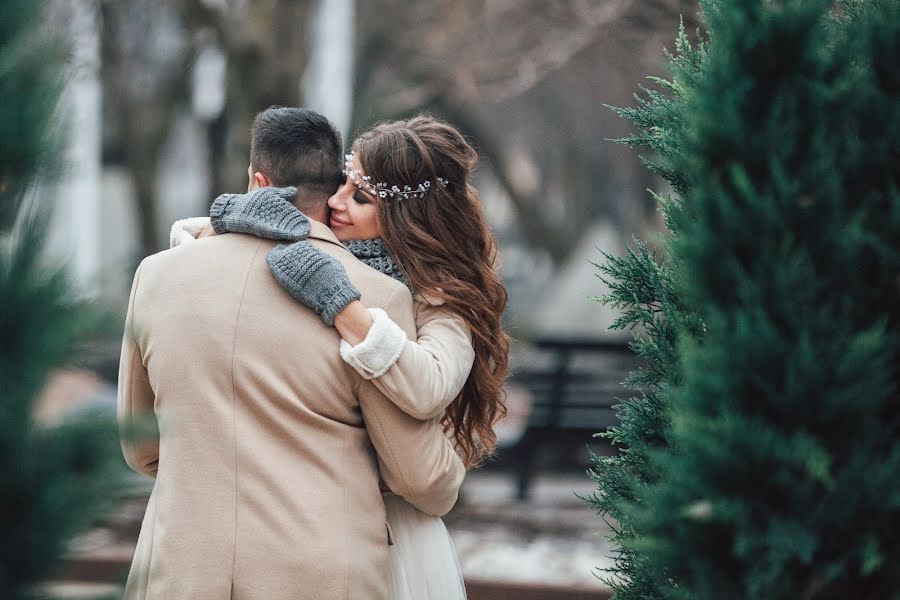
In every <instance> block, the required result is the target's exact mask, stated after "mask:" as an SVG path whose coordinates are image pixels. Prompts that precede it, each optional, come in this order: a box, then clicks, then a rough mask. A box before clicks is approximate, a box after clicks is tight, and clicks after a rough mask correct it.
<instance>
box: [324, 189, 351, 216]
mask: <svg viewBox="0 0 900 600" xmlns="http://www.w3.org/2000/svg"><path fill="white" fill-rule="evenodd" d="M343 190H344V186H341V187H339V188H338V191H336V192H335V193H333V194H332V195H331V198H329V199H328V206H329V207H330V208H331V209H332V210H337V211H342V210H345V209H346V208H347V205H346V202H344V200H343V198H341V192H342V191H343Z"/></svg>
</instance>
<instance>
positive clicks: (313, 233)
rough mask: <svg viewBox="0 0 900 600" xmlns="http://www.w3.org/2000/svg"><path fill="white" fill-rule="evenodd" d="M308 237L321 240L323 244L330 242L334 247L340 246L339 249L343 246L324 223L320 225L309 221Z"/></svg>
mask: <svg viewBox="0 0 900 600" xmlns="http://www.w3.org/2000/svg"><path fill="white" fill-rule="evenodd" d="M309 237H310V238H313V239H317V240H322V241H323V242H330V243H332V244H334V245H336V246H340V247H341V248H343V247H344V245H343V244H342V243H341V242H340V241H338V239H337V237H335V235H334V232H333V231H332V230H331V229H329V227H328V226H327V225H325V224H324V223H320V222H319V221H316V220H314V219H310V220H309Z"/></svg>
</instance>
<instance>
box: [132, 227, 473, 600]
mask: <svg viewBox="0 0 900 600" xmlns="http://www.w3.org/2000/svg"><path fill="white" fill-rule="evenodd" d="M310 239H311V241H312V243H314V244H315V245H316V246H317V247H318V248H320V249H322V250H323V251H325V252H327V253H329V254H331V255H332V256H334V257H335V258H337V259H338V260H339V261H341V263H342V264H344V266H345V268H346V269H347V273H348V275H349V276H350V279H351V280H352V281H353V283H354V285H355V286H356V287H357V288H358V289H359V290H360V292H362V300H363V301H364V302H365V303H366V304H367V305H368V306H371V307H378V308H382V309H383V310H384V311H385V312H386V313H387V315H389V316H390V318H391V320H392V321H393V322H394V323H396V324H398V325H399V326H400V327H401V329H402V330H403V331H404V332H405V333H406V334H407V335H408V336H412V335H414V331H415V324H414V317H413V307H412V300H411V298H410V294H409V291H408V290H407V289H406V288H405V287H404V286H403V285H401V284H399V283H398V282H396V281H394V280H392V279H390V278H388V277H387V276H385V275H382V274H381V273H377V272H376V271H374V270H372V269H370V268H369V267H367V266H365V265H363V264H362V263H360V262H359V261H357V260H356V259H354V258H353V257H352V255H350V253H349V252H348V251H347V250H346V249H344V248H343V247H342V246H341V245H340V244H339V243H338V241H337V240H336V239H335V238H334V235H333V233H332V232H331V231H330V230H329V229H328V228H327V227H325V226H324V225H321V224H319V223H313V224H312V231H311V235H310ZM273 246H274V243H273V242H268V241H265V240H260V239H258V238H254V237H250V236H246V235H239V234H228V235H221V236H215V237H212V238H209V239H204V240H200V241H197V242H196V243H191V244H185V245H184V246H180V247H178V248H175V249H174V250H170V251H167V252H162V253H160V254H157V255H154V256H151V257H148V258H147V259H145V260H144V261H143V262H142V263H141V266H140V267H139V268H138V271H137V273H136V275H135V281H134V285H133V288H132V293H131V298H130V301H129V307H128V317H127V320H126V330H125V336H124V341H123V348H122V358H121V366H120V379H119V415H120V419H121V420H122V421H123V423H127V422H130V421H131V420H132V418H133V416H134V415H138V414H150V415H151V416H153V417H154V418H155V419H156V420H157V422H158V424H159V429H160V436H159V441H158V442H150V443H133V442H130V441H124V442H123V451H124V453H125V457H126V460H127V462H128V464H129V465H130V466H132V468H134V469H136V470H138V471H140V472H142V473H145V474H147V475H149V476H151V477H155V478H156V481H155V485H154V488H153V493H152V495H151V497H150V501H149V504H148V507H147V513H146V515H145V517H144V521H143V524H142V527H141V534H140V538H139V540H138V545H137V549H136V552H135V557H134V562H133V565H132V571H131V573H130V575H129V580H128V584H127V589H126V598H147V599H151V598H152V599H161V600H162V599H165V600H180V599H185V600H188V599H189V600H219V599H221V600H228V599H232V598H233V599H235V600H244V599H260V600H262V599H265V600H279V599H284V600H288V599H290V600H294V599H307V598H308V599H310V600H312V599H332V598H348V599H349V598H352V599H357V598H362V599H367V600H368V599H372V600H377V599H379V598H387V595H388V589H387V577H388V565H387V544H388V534H387V531H386V527H385V509H384V504H383V502H382V498H381V494H380V492H379V486H378V480H379V475H380V476H381V477H383V479H384V481H385V482H386V483H387V485H388V486H389V487H390V488H391V489H392V490H393V491H395V492H396V493H397V494H399V495H400V496H402V497H404V498H405V499H407V500H408V501H409V502H410V503H412V504H413V505H414V506H416V507H418V508H419V509H421V510H423V511H425V512H428V513H431V514H435V515H441V514H444V513H445V512H447V511H448V510H450V508H451V507H452V506H453V504H454V503H455V501H456V497H457V493H458V489H459V486H460V484H461V482H462V479H463V477H464V473H465V471H464V467H463V465H462V462H461V461H460V459H459V457H458V456H457V454H456V453H455V452H454V450H453V448H452V446H451V445H450V442H449V441H448V440H447V439H446V437H445V436H444V435H443V433H442V431H441V427H440V425H439V423H438V422H437V421H436V420H430V421H421V420H417V419H414V418H412V417H410V416H408V415H407V414H404V412H402V411H401V410H399V409H398V408H397V406H395V405H394V404H393V403H391V402H389V401H388V400H387V399H386V398H385V396H384V394H383V393H381V392H380V391H379V389H378V388H377V387H376V385H373V383H372V382H371V381H367V380H365V379H364V378H363V377H362V376H360V374H359V373H357V372H356V371H355V370H354V369H352V368H350V367H349V366H348V365H347V364H346V363H345V362H343V361H342V360H341V358H340V355H339V351H338V343H339V340H338V335H337V332H336V331H335V330H334V329H332V328H328V327H326V326H325V325H323V324H322V323H321V321H320V320H319V318H318V317H317V316H316V315H315V314H314V313H313V312H312V311H310V310H308V309H306V308H304V307H303V306H301V305H299V304H297V303H296V302H295V301H294V300H293V299H292V298H291V297H290V296H289V295H288V294H287V293H286V292H285V291H284V290H282V289H281V288H280V287H279V286H278V284H277V283H276V281H275V280H274V278H273V277H272V276H271V274H270V273H269V271H268V267H267V265H266V262H265V255H266V252H267V251H268V250H269V249H270V248H271V247H273ZM405 353H406V349H405V348H404V350H403V352H402V353H401V355H400V358H399V360H398V362H397V365H399V364H400V363H401V362H402V361H403V360H404V354H405ZM382 379H384V377H382ZM402 381H403V378H398V380H397V381H395V383H394V385H396V386H400V385H402ZM399 391H400V395H402V396H404V397H408V398H411V397H415V396H416V394H417V393H413V392H411V391H409V390H406V391H404V390H399Z"/></svg>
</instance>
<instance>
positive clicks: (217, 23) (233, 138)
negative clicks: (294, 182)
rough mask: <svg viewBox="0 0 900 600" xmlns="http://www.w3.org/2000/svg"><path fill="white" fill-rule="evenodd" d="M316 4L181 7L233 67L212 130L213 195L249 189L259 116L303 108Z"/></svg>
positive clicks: (305, 0) (278, 0) (291, 0)
mask: <svg viewBox="0 0 900 600" xmlns="http://www.w3.org/2000/svg"><path fill="white" fill-rule="evenodd" d="M313 4H314V2H313V1H312V0H266V1H260V2H254V3H253V5H252V7H247V8H245V9H244V10H238V9H235V8H230V9H229V10H227V11H223V10H219V9H218V8H214V7H212V6H210V5H209V4H207V3H205V2H203V1H202V0H177V2H175V6H176V9H177V10H178V12H179V14H180V15H181V17H182V18H183V20H184V22H185V23H186V24H187V26H188V27H189V28H190V29H191V30H194V31H203V30H207V31H211V32H212V33H213V35H214V36H215V41H216V43H217V44H218V46H219V48H220V49H221V50H222V51H223V52H224V54H225V57H226V60H227V64H228V68H227V75H226V98H227V100H226V104H225V111H224V114H223V115H222V116H221V117H220V118H218V119H216V120H214V121H213V122H212V123H211V124H210V127H211V128H212V131H211V133H210V139H211V140H212V141H213V145H212V147H213V152H212V153H211V156H212V164H211V170H212V191H213V195H217V194H220V193H223V192H234V191H237V190H241V189H244V188H246V187H247V173H246V170H247V164H248V160H249V157H250V124H251V122H252V120H253V117H254V116H255V115H256V113H258V112H259V111H261V110H264V109H266V108H268V107H269V106H272V105H281V106H291V105H298V104H300V99H301V93H300V81H301V78H302V76H303V72H304V70H305V69H306V62H307V54H308V49H307V22H308V20H309V16H310V11H311V9H312V8H313ZM215 142H220V143H221V144H222V145H221V146H217V144H216V143H215ZM210 200H212V199H211V198H210Z"/></svg>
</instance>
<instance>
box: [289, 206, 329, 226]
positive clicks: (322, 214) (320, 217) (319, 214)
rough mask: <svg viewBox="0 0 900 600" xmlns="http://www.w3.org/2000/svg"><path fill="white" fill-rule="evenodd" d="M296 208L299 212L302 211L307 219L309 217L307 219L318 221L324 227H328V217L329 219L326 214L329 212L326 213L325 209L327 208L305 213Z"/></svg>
mask: <svg viewBox="0 0 900 600" xmlns="http://www.w3.org/2000/svg"><path fill="white" fill-rule="evenodd" d="M297 208H298V209H299V210H301V211H303V214H305V215H306V216H307V217H309V218H310V219H312V220H313V221H318V222H319V223H323V224H324V225H328V217H329V215H328V212H329V211H328V208H327V207H326V208H323V209H320V210H317V211H313V212H306V211H304V210H303V209H302V208H300V207H299V206H298V207H297Z"/></svg>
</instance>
